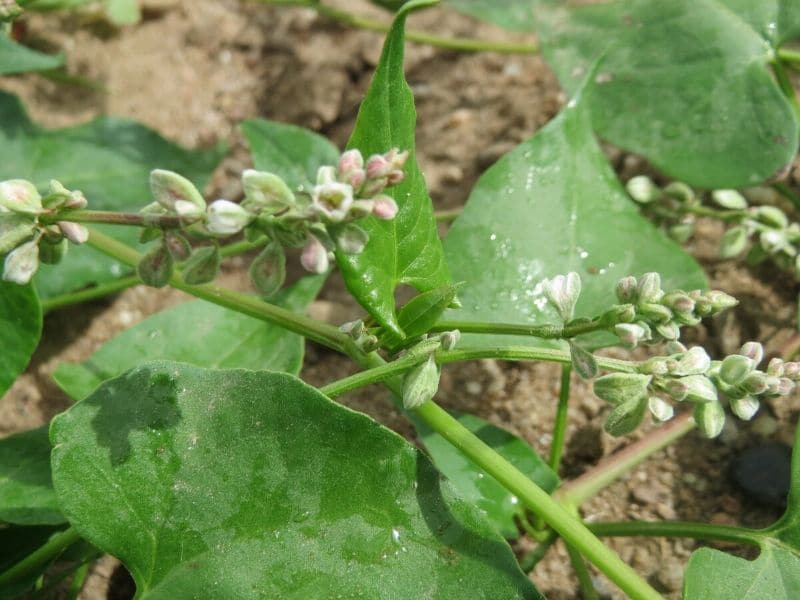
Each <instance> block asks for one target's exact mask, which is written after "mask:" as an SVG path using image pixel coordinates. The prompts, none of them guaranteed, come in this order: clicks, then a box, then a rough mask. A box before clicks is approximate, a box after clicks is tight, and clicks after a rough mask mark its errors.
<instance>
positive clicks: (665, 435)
mask: <svg viewBox="0 0 800 600" xmlns="http://www.w3.org/2000/svg"><path fill="white" fill-rule="evenodd" d="M694 426H695V423H694V421H693V420H692V415H691V413H690V412H686V413H683V414H682V415H679V416H677V417H675V418H674V419H672V420H671V421H670V422H669V423H667V424H665V425H663V426H661V427H659V428H658V429H656V430H655V431H653V432H651V433H650V434H649V435H648V436H647V437H645V438H643V439H641V440H639V441H638V442H635V443H633V444H631V445H630V446H628V447H627V448H624V449H623V450H620V451H619V452H617V453H615V454H612V455H611V456H609V457H608V458H607V459H605V460H603V461H601V462H600V463H599V464H598V465H597V466H596V467H594V468H592V469H590V470H588V471H586V473H584V474H583V475H581V476H580V477H578V478H577V479H574V480H572V481H570V482H568V483H566V484H564V485H563V486H561V488H559V489H558V490H557V491H556V493H555V496H556V497H557V498H559V499H560V500H562V502H564V503H566V504H568V505H572V506H580V505H581V504H583V503H584V502H585V501H586V500H588V499H589V498H592V497H593V496H595V495H596V494H597V493H598V492H599V491H600V490H602V489H603V488H605V487H608V486H609V485H610V484H611V483H613V482H614V481H616V480H617V479H619V478H620V477H621V476H622V475H624V474H625V473H627V472H628V471H630V470H631V469H633V468H634V467H635V466H637V465H638V464H640V463H641V462H642V461H644V460H645V459H646V458H647V457H648V456H650V455H652V454H654V453H655V452H658V451H659V450H661V449H662V448H665V447H666V446H668V445H669V444H671V443H672V442H674V441H675V440H677V439H678V438H680V437H681V436H683V435H685V434H686V433H688V432H689V431H691V430H692V429H693V428H694Z"/></svg>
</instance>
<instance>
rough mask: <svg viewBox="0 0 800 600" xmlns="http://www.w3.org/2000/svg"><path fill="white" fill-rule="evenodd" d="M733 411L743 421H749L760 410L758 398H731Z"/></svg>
mask: <svg viewBox="0 0 800 600" xmlns="http://www.w3.org/2000/svg"><path fill="white" fill-rule="evenodd" d="M730 404H731V411H732V412H733V414H735V415H736V416H737V417H739V418H740V419H741V420H742V421H749V420H750V419H752V418H753V417H754V416H755V414H756V413H757V412H758V407H759V402H758V399H756V398H753V397H752V396H745V397H744V398H734V399H731V402H730Z"/></svg>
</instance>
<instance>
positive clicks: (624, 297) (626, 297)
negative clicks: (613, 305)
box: [616, 275, 638, 304]
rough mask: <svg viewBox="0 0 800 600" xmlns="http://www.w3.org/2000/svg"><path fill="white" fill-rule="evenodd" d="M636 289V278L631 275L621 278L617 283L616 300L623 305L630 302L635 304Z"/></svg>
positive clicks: (636, 297) (636, 298)
mask: <svg viewBox="0 0 800 600" xmlns="http://www.w3.org/2000/svg"><path fill="white" fill-rule="evenodd" d="M636 289H637V281H636V277H633V276H632V275H628V276H627V277H623V278H622V279H620V280H619V281H618V282H617V288H616V294H617V299H618V300H619V301H620V302H622V303H624V304H627V303H631V302H633V303H635V302H636V301H637V300H638V295H637V292H636Z"/></svg>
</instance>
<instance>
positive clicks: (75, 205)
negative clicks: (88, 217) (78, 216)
mask: <svg viewBox="0 0 800 600" xmlns="http://www.w3.org/2000/svg"><path fill="white" fill-rule="evenodd" d="M87 206H89V201H88V200H87V199H86V196H84V195H83V192H82V191H80V190H72V191H71V192H70V193H69V200H67V201H66V203H65V204H64V208H72V209H75V210H78V209H81V208H86V207H87Z"/></svg>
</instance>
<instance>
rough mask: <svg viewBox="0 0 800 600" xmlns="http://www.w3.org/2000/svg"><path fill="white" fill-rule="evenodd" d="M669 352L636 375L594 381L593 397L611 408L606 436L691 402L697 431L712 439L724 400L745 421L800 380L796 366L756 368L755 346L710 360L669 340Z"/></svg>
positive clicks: (759, 354) (759, 356)
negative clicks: (763, 403) (647, 414)
mask: <svg viewBox="0 0 800 600" xmlns="http://www.w3.org/2000/svg"><path fill="white" fill-rule="evenodd" d="M668 352H670V354H669V355H668V356H657V357H654V358H651V359H649V360H647V361H645V362H643V363H642V364H641V365H640V366H639V369H638V373H611V374H609V375H604V376H602V377H600V378H598V379H597V380H595V382H594V392H595V394H596V395H597V396H598V397H600V398H602V399H603V400H606V401H607V402H609V403H610V404H611V405H612V406H613V408H612V410H611V413H610V414H609V416H608V419H607V420H606V424H605V427H606V430H607V431H608V432H609V433H611V434H613V435H623V434H625V433H628V432H630V431H632V430H633V429H634V428H636V427H637V426H638V425H639V423H641V421H642V418H643V417H644V414H645V412H646V411H647V410H648V409H649V411H650V413H651V414H652V415H653V418H654V419H655V420H657V421H666V420H669V419H671V418H672V416H673V414H674V408H673V405H672V402H689V403H691V404H693V405H694V418H695V421H696V422H697V425H698V427H699V428H700V430H701V431H702V432H703V433H704V434H705V435H706V436H708V437H716V436H717V435H719V434H720V433H721V432H722V428H723V426H724V424H725V409H724V405H723V402H727V404H728V405H729V406H730V409H731V411H732V412H733V413H734V414H735V415H736V416H737V417H739V418H740V419H743V420H749V419H751V418H753V416H754V415H755V413H756V412H757V411H758V408H759V405H760V400H761V399H763V398H771V397H777V396H786V395H788V394H790V393H792V391H794V389H795V387H796V385H797V381H798V380H800V363H797V362H783V361H782V360H781V359H779V358H774V359H772V360H771V361H770V362H769V365H768V366H767V368H766V370H765V371H760V370H758V368H757V367H758V365H759V363H761V361H762V360H763V357H764V350H763V348H762V346H761V344H759V343H757V342H748V343H746V344H745V345H744V346H742V348H741V349H740V350H739V353H738V354H733V355H730V356H728V357H726V358H725V359H724V360H721V361H718V360H717V361H712V360H711V359H710V358H709V356H708V354H707V353H706V351H705V350H703V348H700V347H694V348H691V349H687V348H686V347H685V346H683V345H682V344H680V343H678V342H670V344H669V345H668Z"/></svg>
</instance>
